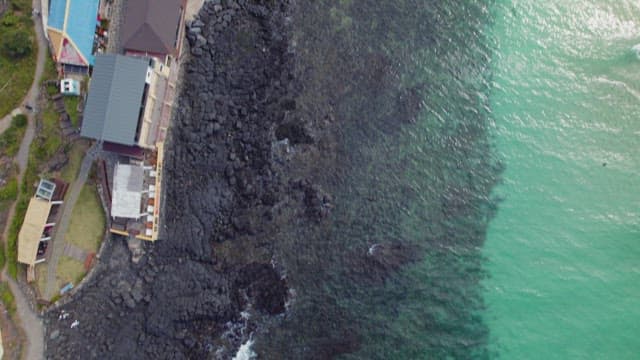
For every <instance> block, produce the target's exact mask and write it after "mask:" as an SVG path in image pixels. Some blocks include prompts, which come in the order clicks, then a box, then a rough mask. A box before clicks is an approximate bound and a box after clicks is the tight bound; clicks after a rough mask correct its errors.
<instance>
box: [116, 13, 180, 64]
mask: <svg viewBox="0 0 640 360" xmlns="http://www.w3.org/2000/svg"><path fill="white" fill-rule="evenodd" d="M182 2H183V1H182V0H153V1H152V0H136V1H127V2H126V9H125V11H124V23H123V25H122V31H121V36H120V38H121V40H122V44H123V46H124V49H125V50H135V51H140V52H147V53H155V54H170V53H173V52H174V50H175V48H176V41H177V36H178V30H179V29H178V26H179V25H180V20H181V17H182Z"/></svg>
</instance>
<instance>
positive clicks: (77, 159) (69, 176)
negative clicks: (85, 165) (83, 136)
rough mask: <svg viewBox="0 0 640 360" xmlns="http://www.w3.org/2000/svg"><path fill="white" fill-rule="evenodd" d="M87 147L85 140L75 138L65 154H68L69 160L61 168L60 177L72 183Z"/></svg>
mask: <svg viewBox="0 0 640 360" xmlns="http://www.w3.org/2000/svg"><path fill="white" fill-rule="evenodd" d="M87 149H89V144H88V143H87V141H86V140H77V141H75V142H74V143H73V144H72V145H71V148H70V149H69V152H68V153H67V156H69V162H68V163H67V165H65V167H64V168H62V171H61V172H60V178H61V179H62V180H64V181H66V182H67V183H69V184H72V183H73V182H74V181H75V180H76V177H77V176H78V171H80V166H81V165H82V158H83V157H84V155H85V153H86V152H87Z"/></svg>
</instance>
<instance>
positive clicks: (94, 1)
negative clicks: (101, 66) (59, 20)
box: [67, 0, 100, 65]
mask: <svg viewBox="0 0 640 360" xmlns="http://www.w3.org/2000/svg"><path fill="white" fill-rule="evenodd" d="M69 1H71V6H70V8H69V17H68V18H67V34H69V37H70V38H71V40H73V42H74V43H75V44H76V45H77V46H78V50H80V52H81V53H82V55H84V56H85V57H86V58H87V60H88V61H89V64H91V65H93V61H94V58H93V55H92V54H91V52H92V51H93V36H94V34H95V32H96V23H97V22H98V19H97V18H98V3H99V2H100V0H69Z"/></svg>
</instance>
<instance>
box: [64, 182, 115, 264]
mask: <svg viewBox="0 0 640 360" xmlns="http://www.w3.org/2000/svg"><path fill="white" fill-rule="evenodd" d="M105 221H106V219H105V216H104V211H102V204H101V203H100V198H99V196H98V191H97V189H96V186H95V185H93V184H85V185H84V187H83V188H82V191H81V192H80V196H79V197H78V201H77V202H76V204H75V206H74V208H73V212H72V213H71V220H70V221H69V228H68V229H67V233H66V235H65V240H66V241H67V242H69V243H71V244H73V245H75V246H77V247H79V248H81V249H83V250H86V251H87V252H89V253H92V252H97V251H98V248H99V247H100V242H101V241H102V237H103V235H104V230H105V226H106V225H105Z"/></svg>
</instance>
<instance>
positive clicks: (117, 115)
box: [80, 54, 149, 146]
mask: <svg viewBox="0 0 640 360" xmlns="http://www.w3.org/2000/svg"><path fill="white" fill-rule="evenodd" d="M148 67H149V60H148V59H145V58H138V57H128V56H123V55H114V54H106V55H97V56H96V59H95V66H94V68H93V76H92V77H91V82H90V85H89V94H88V97H87V103H86V106H85V109H84V117H83V122H82V129H81V131H80V135H82V136H84V137H88V138H92V139H96V140H100V141H105V142H111V143H115V144H121V145H126V146H135V145H136V143H137V140H138V134H137V132H138V131H139V130H138V129H139V122H140V119H141V117H142V113H143V111H144V107H145V98H146V91H147V88H148V85H147V83H146V79H147V71H148Z"/></svg>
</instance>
